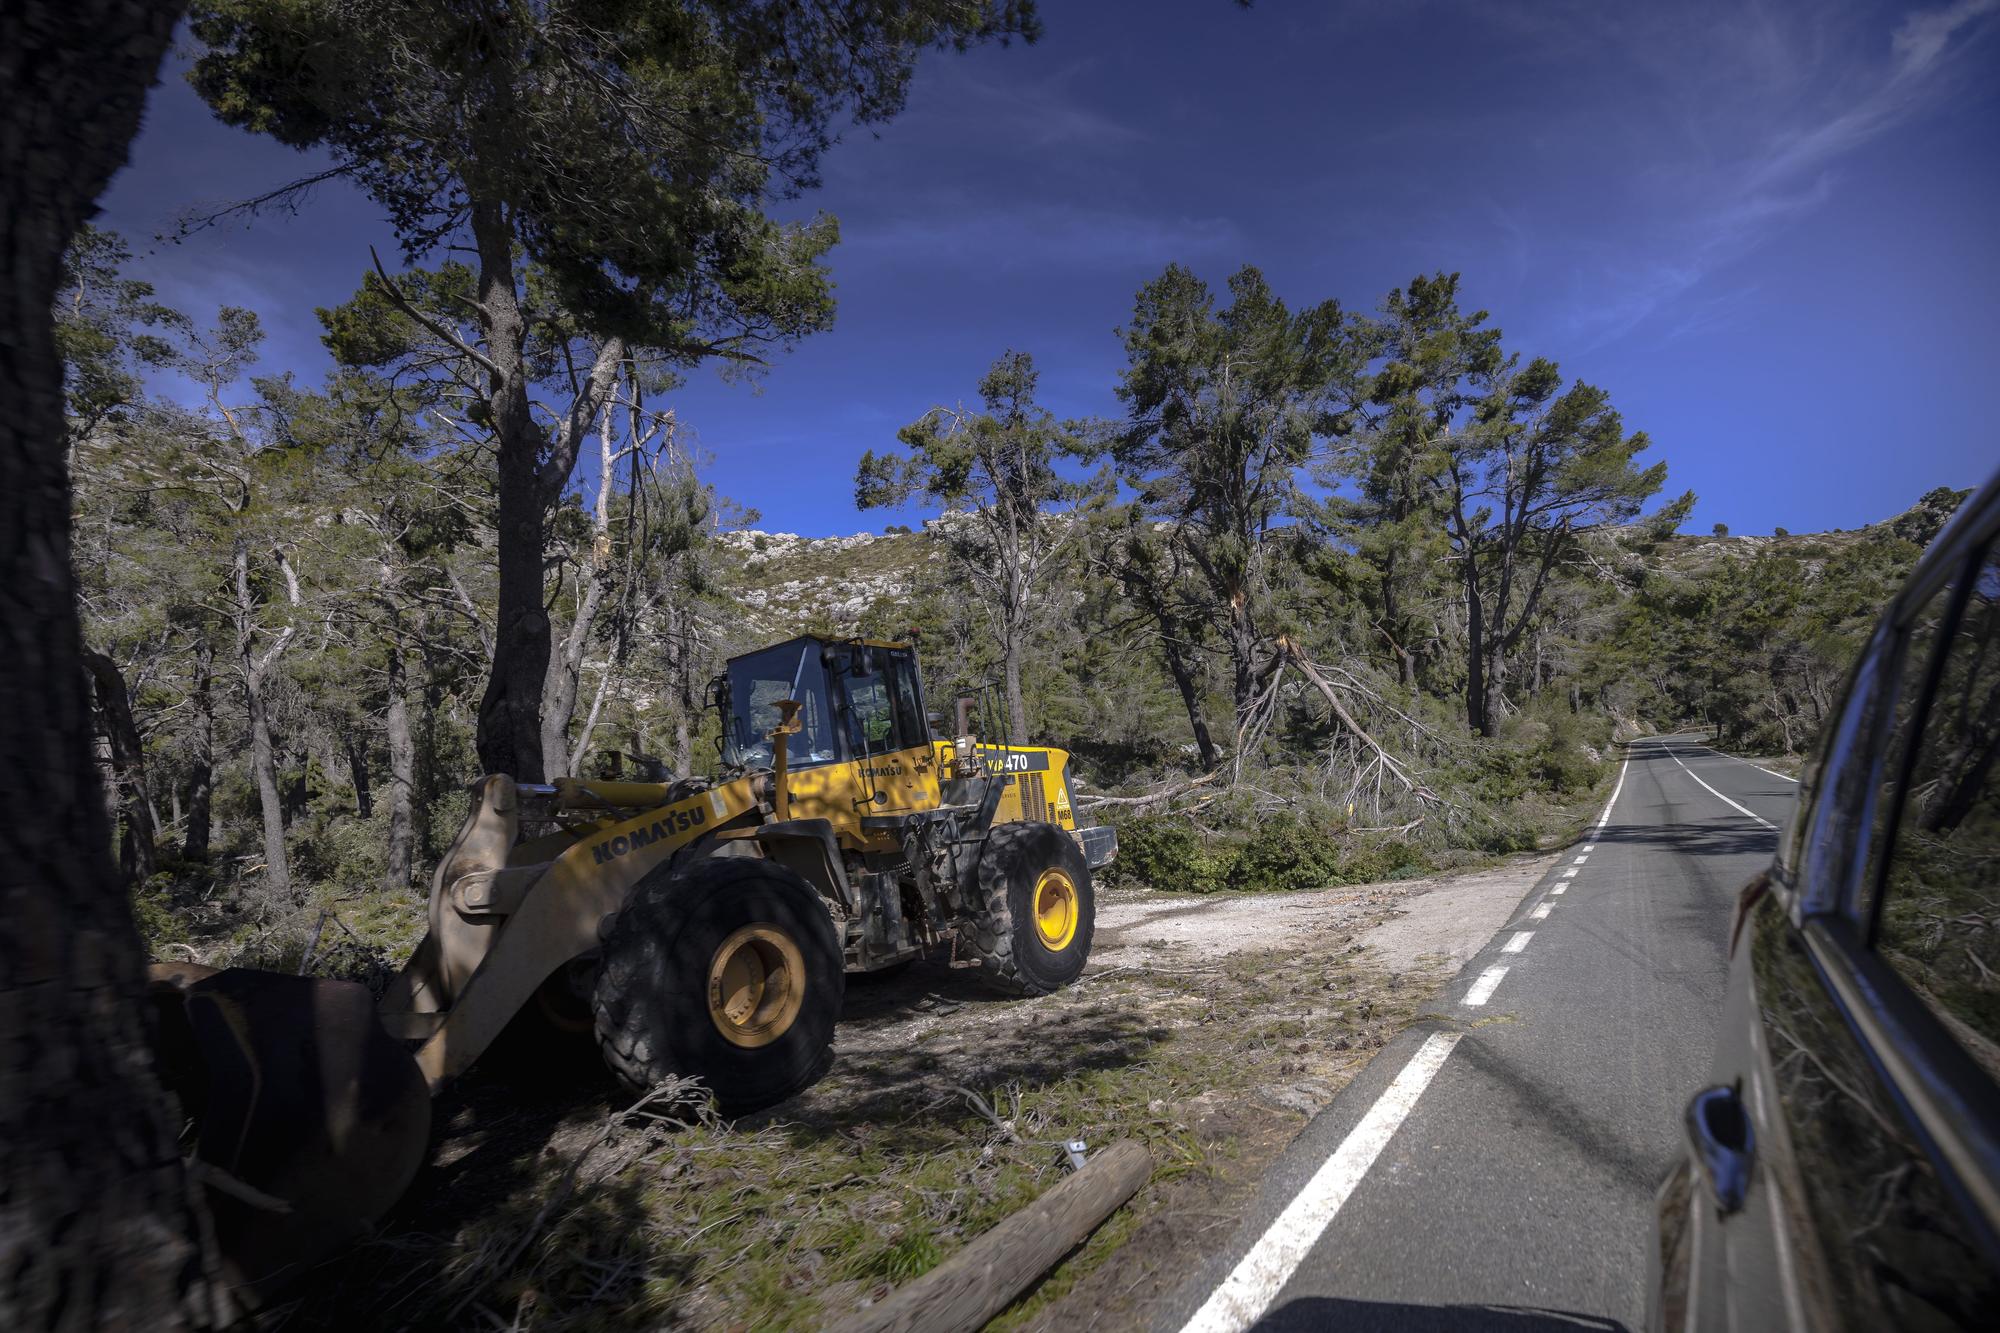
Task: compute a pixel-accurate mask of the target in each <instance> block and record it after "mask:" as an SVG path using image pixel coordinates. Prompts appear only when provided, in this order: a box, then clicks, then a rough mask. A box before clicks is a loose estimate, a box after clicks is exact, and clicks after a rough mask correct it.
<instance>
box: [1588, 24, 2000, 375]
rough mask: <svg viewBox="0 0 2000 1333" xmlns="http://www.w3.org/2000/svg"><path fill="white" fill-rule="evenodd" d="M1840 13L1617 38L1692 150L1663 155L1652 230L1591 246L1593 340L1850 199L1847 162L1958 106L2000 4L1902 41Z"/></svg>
mask: <svg viewBox="0 0 2000 1333" xmlns="http://www.w3.org/2000/svg"><path fill="white" fill-rule="evenodd" d="M1827 12H1828V11H1824V10H1821V9H1819V8H1818V7H1816V6H1809V7H1807V8H1806V9H1803V10H1800V11H1795V12H1793V13H1791V14H1788V15H1783V14H1780V13H1779V12H1778V11H1775V10H1772V9H1769V8H1759V9H1757V10H1753V11H1750V12H1749V13H1748V14H1747V15H1745V14H1743V13H1741V12H1740V11H1739V12H1738V13H1736V14H1734V15H1732V16H1731V17H1730V18H1728V19H1720V18H1718V19H1714V20H1713V21H1707V20H1704V21H1701V22H1698V23H1695V24H1692V25H1680V26H1677V27H1675V28H1672V29H1662V28H1660V27H1658V26H1652V25H1647V26H1644V27H1643V28H1633V27H1621V28H1619V29H1617V30H1616V32H1615V33H1614V32H1612V31H1610V30H1607V31H1605V32H1604V33H1602V34H1601V35H1602V36H1604V37H1607V38H1615V40H1617V41H1618V42H1619V44H1620V45H1621V46H1623V47H1624V48H1625V49H1626V50H1627V51H1629V52H1631V53H1632V54H1633V55H1634V56H1635V57H1636V58H1637V59H1638V61H1639V62H1640V63H1642V64H1645V65H1649V66H1651V67H1652V68H1653V69H1654V70H1655V72H1656V73H1657V75H1658V76H1659V77H1660V79H1661V80H1663V81H1665V82H1666V84H1667V85H1668V86H1672V87H1673V88H1675V89H1676V90H1677V94H1678V96H1680V97H1682V98H1684V99H1685V101H1684V102H1683V104H1682V108H1681V110H1680V112H1679V113H1678V118H1679V119H1678V134H1677V136H1676V139H1677V143H1662V142H1658V141H1655V142H1652V143H1649V144H1648V145H1647V148H1648V149H1649V150H1651V151H1653V152H1656V153H1660V154H1661V160H1660V162H1659V163H1658V165H1656V167H1655V169H1654V171H1653V172H1652V176H1653V193H1654V195H1655V196H1656V198H1657V200H1658V205H1659V206H1658V213H1657V216H1656V217H1655V218H1654V220H1653V221H1652V223H1651V225H1649V226H1646V227H1644V228H1642V229H1640V231H1639V233H1638V234H1637V235H1635V236H1633V237H1630V238H1620V239H1619V240H1618V241H1617V242H1615V243H1610V244H1606V245H1604V246H1601V247H1589V246H1586V247H1584V248H1583V249H1582V250H1581V251H1580V253H1579V255H1578V259H1579V262H1578V263H1577V264H1576V265H1574V267H1573V274H1574V277H1575V281H1576V282H1577V284H1578V286H1579V288H1587V289H1588V291H1587V292H1584V291H1580V292H1579V295H1580V296H1582V297H1583V298H1584V299H1581V300H1579V301H1578V303H1577V304H1576V305H1575V306H1574V307H1573V310H1574V314H1573V316H1572V324H1573V325H1574V329H1575V332H1577V333H1578V334H1579V335H1580V336H1581V337H1583V338H1584V339H1585V340H1586V341H1587V343H1589V344H1591V345H1602V344H1604V343H1608V342H1612V341H1615V340H1616V339H1618V338H1621V337H1623V336H1625V335H1626V334H1628V333H1631V332H1632V331H1634V330H1635V329H1637V328H1638V327H1639V326H1640V325H1641V324H1644V323H1646V322H1647V321H1649V320H1651V319H1652V318H1653V317H1654V316H1655V315H1657V314H1660V313H1661V312H1663V311H1664V310H1665V309H1666V308H1667V307H1669V306H1671V305H1673V304H1674V303H1675V302H1677V301H1679V300H1680V299H1681V298H1683V297H1684V296H1686V295H1687V294H1688V293H1690V292H1691V291H1692V290H1693V289H1694V288H1696V287H1698V286H1700V285H1701V284H1702V283H1704V282H1705V281H1707V280H1708V279H1710V278H1711V277H1713V276H1714V275H1715V274H1716V273H1717V272H1718V271H1719V270H1722V269H1724V268H1725V267H1727V266H1728V265H1731V264H1733V263H1735V262H1737V261H1738V260H1741V259H1743V258H1745V257H1746V256H1748V255H1749V254H1751V253H1752V252H1754V251H1756V250H1758V249H1759V248H1761V247H1763V246H1765V245H1768V244H1770V243H1772V242H1773V241H1774V240H1775V239H1776V238H1777V237H1778V236H1779V235H1780V234H1781V233H1782V231H1783V229H1784V228H1785V227H1787V226H1788V225H1790V224H1792V223H1793V222H1795V221H1796V220H1797V219H1799V218H1801V217H1803V216H1805V215H1808V214H1810V213H1812V212H1814V211H1816V210H1818V209H1819V208H1821V207H1822V206H1824V205H1825V204H1826V203H1827V202H1828V201H1829V200H1830V199H1832V198H1833V197H1834V195H1835V194H1836V192H1837V189H1838V184H1839V180H1838V177H1839V169H1840V165H1841V163H1842V161H1843V159H1845V158H1847V157H1849V156H1850V155H1851V154H1853V153H1854V152H1856V151H1857V150H1859V149H1860V148H1862V147H1863V146H1864V145H1866V144H1868V143H1870V142H1872V141H1874V140H1876V139H1878V138H1880V137H1881V136H1883V135H1885V134H1888V133H1890V132H1892V131H1895V130H1898V129H1901V128H1903V127H1906V126H1908V125H1909V124H1911V123H1912V122H1914V121H1916V120H1917V119H1918V118H1919V117H1921V116H1924V115H1928V114H1931V113H1933V112H1935V111H1937V110H1938V109H1939V108H1940V107H1942V106H1944V105H1945V104H1947V103H1948V102H1949V100H1950V98H1951V97H1952V95H1953V94H1954V93H1956V92H1957V91H1959V90H1960V89H1961V88H1962V87H1963V86H1964V84H1965V82H1966V80H1967V78H1968V77H1969V76H1970V75H1971V72H1972V70H1973V68H1974V65H1975V62H1974V61H1973V60H1972V58H1971V53H1972V51H1973V49H1974V47H1975V46H1976V45H1977V44H1978V43H1980V42H1981V41H1983V40H1984V39H1985V38H1986V37H1987V36H1988V35H1989V34H1990V32H1991V30H1992V28H1993V26H1994V25H1993V23H1992V22H1991V20H1992V19H1993V17H1994V16H1995V14H1996V13H2000V0H1957V2H1956V3H1953V4H1950V5H1947V6H1944V7H1941V8H1932V9H1922V10H1917V11H1913V12H1911V13H1909V14H1907V15H1905V16H1904V17H1903V18H1902V20H1901V21H1900V22H1899V23H1898V24H1897V25H1896V26H1895V27H1894V28H1893V30H1892V31H1890V32H1888V33H1886V34H1885V33H1884V32H1882V30H1881V29H1880V28H1879V27H1876V28H1874V29H1873V30H1872V31H1868V32H1865V34H1864V35H1862V36H1860V37H1856V36H1854V35H1852V34H1851V33H1849V32H1848V31H1846V30H1843V29H1841V28H1839V27H1838V26H1833V27H1830V26H1829V24H1828V22H1827ZM1656 133H1657V129H1656ZM1676 147H1678V150H1679V151H1678V152H1675V151H1673V149H1675V148H1676ZM1635 256H1636V257H1635ZM1735 304H1736V303H1735V302H1733V301H1729V300H1727V299H1723V300H1720V301H1717V300H1714V299H1711V300H1710V301H1709V302H1707V303H1706V304H1705V306H1704V308H1705V309H1707V310H1708V311H1709V314H1708V315H1706V316H1699V317H1690V318H1684V319H1682V320H1680V321H1679V322H1678V323H1677V324H1676V325H1675V326H1674V328H1673V330H1672V332H1671V333H1670V335H1669V336H1680V335H1682V334H1685V333H1687V332H1690V331H1692V330H1694V329H1696V328H1701V327H1710V326H1712V325H1713V324H1714V323H1716V322H1718V321H1719V319H1720V318H1723V317H1726V316H1723V315H1718V314H1716V313H1715V312H1717V311H1727V310H1728V309H1730V308H1731V307H1733V306H1734V305H1735Z"/></svg>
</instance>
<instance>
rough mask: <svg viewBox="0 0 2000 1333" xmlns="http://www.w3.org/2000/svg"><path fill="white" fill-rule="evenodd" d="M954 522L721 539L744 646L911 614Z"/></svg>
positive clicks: (1664, 562)
mask: <svg viewBox="0 0 2000 1333" xmlns="http://www.w3.org/2000/svg"><path fill="white" fill-rule="evenodd" d="M1969 494H1970V492H1969V491H1958V490H1952V489H1951V488H1949V487H1944V486H1940V487H1938V488H1937V489H1935V490H1932V491H1930V492H1928V493H1927V494H1925V495H1924V496H1923V497H1922V498H1921V499H1919V500H1918V501H1917V502H1916V503H1915V504H1913V505H1911V506H1910V507H1909V508H1908V509H1906V510H1904V511H1903V512H1902V513H1900V514H1897V515H1895V516H1893V517H1891V518H1886V519H1883V520H1882V521H1880V522H1878V523H1872V524H1869V525H1868V526H1867V527H1863V528H1853V529H1839V528H1836V529H1832V530H1830V531H1827V532H1809V533H1793V532H1786V531H1785V530H1784V529H1782V528H1781V529H1779V530H1778V532H1777V533H1775V534H1773V535H1770V536H1752V535H1743V536H1734V535H1732V536H1721V537H1718V536H1711V535H1695V534H1691V533H1682V534H1678V535H1676V536H1673V537H1670V538H1668V539H1667V540H1666V541H1665V542H1662V543H1659V544H1658V545H1657V546H1655V547H1654V548H1653V549H1652V551H1651V553H1650V555H1649V557H1648V558H1650V559H1651V560H1653V561H1655V562H1656V563H1657V564H1658V565H1660V566H1662V567H1664V568H1666V569H1668V570H1671V571H1673V572H1675V573H1680V574H1688V575H1695V574H1700V573H1703V572H1705V571H1707V570H1709V569H1711V568H1713V567H1714V566H1715V565H1716V563H1717V562H1718V561H1722V560H1730V559H1745V558H1750V557H1753V556H1755V555H1757V554H1759V553H1763V552H1771V551H1775V552H1782V553H1785V554H1790V555H1795V556H1797V557H1799V558H1800V559H1801V560H1803V561H1805V562H1806V564H1807V565H1808V567H1815V566H1817V565H1818V564H1819V563H1820V562H1822V561H1824V560H1825V559H1827V558H1828V557H1829V556H1831V555H1833V554H1835V553H1836V552H1838V551H1839V550H1841V549H1842V548H1844V547H1847V546H1851V545H1854V544H1856V543H1858V542H1861V541H1864V540H1866V539H1869V538H1879V537H1882V536H1889V535H1893V536H1897V537H1901V538H1903V539H1904V540H1906V541H1911V542H1914V543H1916V544H1917V545H1919V546H1922V545H1925V544H1927V543H1928V542H1929V541H1930V539H1931V538H1932V537H1933V536H1935V535H1936V534H1937V532H1938V530H1939V529H1940V528H1942V527H1943V526H1944V524H1945V522H1946V520H1948V519H1949V518H1950V517H1951V515H1952V512H1953V511H1954V510H1955V509H1957V507H1958V506H1959V504H1960V503H1961V502H1962V501H1963V500H1964V499H1965V497H1966V496H1967V495H1969ZM950 522H951V519H950V518H944V519H930V520H928V521H926V522H925V523H924V525H923V527H922V529H920V530H911V529H907V528H902V527H895V528H891V529H890V530H888V531H886V532H882V533H872V532H858V533H855V534H853V535H852V536H847V537H801V536H798V535H797V534H796V533H790V532H763V531H759V530H755V529H752V530H747V531H740V532H729V533H724V534H723V535H722V537H721V543H722V545H723V547H724V548H725V549H726V550H728V551H729V552H730V554H731V555H732V556H733V557H735V558H734V559H733V560H731V561H729V562H727V564H728V565H730V566H731V568H729V569H728V572H727V574H726V575H725V586H727V587H728V589H729V590H730V592H731V594H732V596H733V598H734V600H735V601H736V603H737V605H738V606H739V607H740V608H741V609H742V611H743V623H744V626H745V629H746V630H748V631H751V632H749V633H747V634H745V636H744V637H745V639H746V641H749V640H756V641H758V642H770V641H773V640H776V639H782V638H787V637H789V636H791V635H793V634H797V633H799V632H800V631H801V630H802V629H805V628H807V627H813V628H819V629H830V630H833V631H836V632H842V633H847V632H852V631H853V630H854V629H855V628H856V627H857V626H858V625H859V624H860V622H861V620H862V618H863V617H864V616H866V615H867V614H868V612H869V611H870V610H871V609H874V608H880V607H893V606H897V605H902V604H907V603H908V601H909V600H910V598H911V596H912V595H913V594H914V593H915V591H916V590H917V589H918V588H919V587H920V586H921V584H922V583H923V582H924V580H925V576H926V574H927V573H928V572H929V571H930V570H931V569H932V568H934V567H935V562H936V561H939V560H941V559H943V556H944V551H943V542H942V540H941V536H940V534H941V530H942V528H943V526H944V525H945V524H948V523H950Z"/></svg>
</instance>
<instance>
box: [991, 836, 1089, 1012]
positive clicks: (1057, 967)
mask: <svg viewBox="0 0 2000 1333" xmlns="http://www.w3.org/2000/svg"><path fill="white" fill-rule="evenodd" d="M977 876H978V886H977V887H978V892H977V896H976V901H975V902H974V904H973V915H972V920H971V921H970V922H969V923H968V924H969V926H970V930H969V931H968V932H967V933H966V934H967V935H968V936H969V942H970V944H971V947H972V952H973V953H974V955H975V956H977V957H978V959H979V965H980V966H979V977H980V980H982V981H984V982H985V983H986V984H987V985H989V986H992V987H993V988H994V989H996V990H1001V991H1005V992H1007V993H1008V994H1010V995H1046V994H1048V993H1049V992H1050V991H1054V990H1060V989H1062V988H1063V987H1064V986H1067V985H1069V984H1070V983H1071V982H1072V981H1075V980H1076V979H1077V977H1078V975H1079V974H1081V973H1082V971H1083V965H1084V963H1086V962H1087V961H1089V959H1090V938H1091V935H1092V933H1093V932H1094V931H1095V929H1096V925H1097V909H1096V897H1095V894H1094V892H1093V891H1092V888H1091V883H1090V866H1089V865H1088V864H1087V863H1086V862H1085V861H1084V859H1083V853H1082V851H1080V850H1079V849H1078V848H1077V845H1076V840H1075V839H1074V838H1071V837H1070V836H1069V834H1067V833H1065V832H1063V831H1062V830H1061V829H1059V828H1057V827H1056V826H1055V825H1054V824H1036V823H1016V824H1000V825H997V826H995V827H994V829H993V830H992V832H990V833H988V834H987V835H986V846H985V847H984V848H982V849H981V850H980V854H979V868H978V871H977Z"/></svg>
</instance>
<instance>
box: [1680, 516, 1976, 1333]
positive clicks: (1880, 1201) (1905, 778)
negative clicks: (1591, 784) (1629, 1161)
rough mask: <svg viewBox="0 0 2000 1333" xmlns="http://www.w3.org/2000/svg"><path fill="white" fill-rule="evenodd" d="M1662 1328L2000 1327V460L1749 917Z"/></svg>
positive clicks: (1854, 702) (1808, 796)
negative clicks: (1998, 474) (1998, 472)
mask: <svg viewBox="0 0 2000 1333" xmlns="http://www.w3.org/2000/svg"><path fill="white" fill-rule="evenodd" d="M1684 1124H1685V1129H1686V1142H1687V1152H1686V1155H1685V1157H1684V1158H1683V1160H1681V1161H1680V1162H1679V1163H1678V1164H1677V1165H1676V1166H1675V1168H1674V1169H1673V1171H1672V1172H1671V1173H1670V1174H1669V1176H1668V1178H1667V1180H1666V1182H1665V1183H1664V1184H1663V1185H1662V1186H1661V1188H1660V1192H1659V1195H1658V1199H1657V1212H1658V1230H1657V1233H1656V1244H1655V1245H1654V1247H1653V1255H1652V1257H1653V1264H1654V1273H1653V1275H1652V1276H1653V1282H1652V1301H1651V1309H1650V1312H1649V1323H1650V1324H1651V1326H1652V1327H1653V1328H1655V1329H1682V1328H1698V1329H1745V1330H1751V1329H1759V1330H1761V1329H1787V1328H1789V1329H1833V1328H1854V1329H1889V1328H1906V1329H1926V1330H1929V1329H1956V1328H1973V1327H1979V1328H1994V1327H2000V479H1996V481H1995V482H1993V483H1989V484H1988V485H1987V486H1986V487H1985V488H1984V489H1983V490H1982V491H1981V492H1980V493H1979V494H1978V495H1976V496H1975V497H1973V498H1972V499H1971V500H1970V501H1968V502H1967V503H1966V504H1965V505H1964V506H1963V507H1962V508H1961V509H1960V511H1959V513H1958V515H1957V516H1956V517H1955V518H1954V519H1953V521H1952V522H1951V524H1950V525H1948V526H1947V528H1946V529H1945V531H1944V532H1943V533H1941V534H1940V535H1939V537H1938V538H1937V540H1936V541H1935V542H1934V543H1933V544H1932V545H1931V548H1930V549H1929V550H1928V551H1927V552H1926V553H1925V555H1924V557H1923V559H1922V560H1921V561H1920V562H1919V564H1918V566H1917V568H1916V570H1915V572H1914V573H1913V574H1912V576H1911V578H1910V579H1909V581H1908V583H1907V584H1906V585H1905V586H1904V588H1903V590H1902V591H1901V592H1900V593H1899V594H1898V596H1897V598H1896V600H1895V601H1894V602H1893V603H1892V604H1891V605H1890V606H1889V608H1888V609H1887V610H1886V612H1885V614H1884V615H1883V617H1882V619H1881V621H1880V623H1879V624H1878V626H1877V628H1876V630H1875V632H1874V634H1873V635H1872V637H1871V638H1870V640H1869V643H1868V646H1867V647H1866V649H1865V650H1864V651H1863V652H1862V654H1861V656H1860V657H1859V659H1858V660H1857V662H1856V665H1855V667H1854V669H1853V671H1852V673H1851V674H1850V676H1849V679H1848V684H1847V688H1846V692H1845V695H1844V697H1843V699H1842V701H1841V703H1840V704H1839V706H1838V708H1837V710H1836V711H1835V712H1834V713H1832V714H1830V715H1829V721H1828V725H1827V727H1826V730H1825V734H1824V737H1823V739H1822V742H1821V746H1820V750H1819V753H1818V755H1817V757H1816V758H1815V759H1814V760H1813V762H1812V763H1811V764H1810V765H1809V766H1808V769H1807V771H1806V773H1805V774H1804V776H1803V780H1802V783H1801V786H1800V804H1799V809H1798V813H1797V817H1796V819H1795V821H1794V822H1793V824H1792V826H1791V828H1790V829H1789V830H1788V831H1787V832H1786V833H1785V834H1784V835H1783V837H1782V838H1781V841H1780V845H1779V849H1778V852H1777V855H1776V858H1775V859H1774V861H1773V864H1772V866H1771V868H1770V870H1769V871H1768V872H1767V873H1765V874H1763V875H1760V876H1759V877H1758V878H1757V879H1756V880H1755V881H1754V882H1752V883H1751V884H1750V885H1749V886H1748V887H1746V888H1745V889H1744V891H1743V893H1742V895H1741V898H1740V900H1739V903H1738V906H1737V911H1736V919H1735V920H1734V922H1733V923H1732V927H1731V958H1730V970H1729V985H1728V995H1727V1000H1726V1005H1725V1011H1724V1017H1723V1022H1722V1026H1721V1028H1720V1030H1719V1036H1718V1042H1717V1051H1716V1056H1715V1062H1714V1066H1713V1070H1712V1082H1711V1086H1709V1087H1707V1088H1704V1089H1702V1090H1701V1091H1700V1092H1698V1093H1697V1094H1696V1095H1695V1097H1694V1098H1693V1100H1692V1101H1691V1102H1689V1104H1688V1106H1687V1109H1686V1113H1685V1116H1684Z"/></svg>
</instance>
